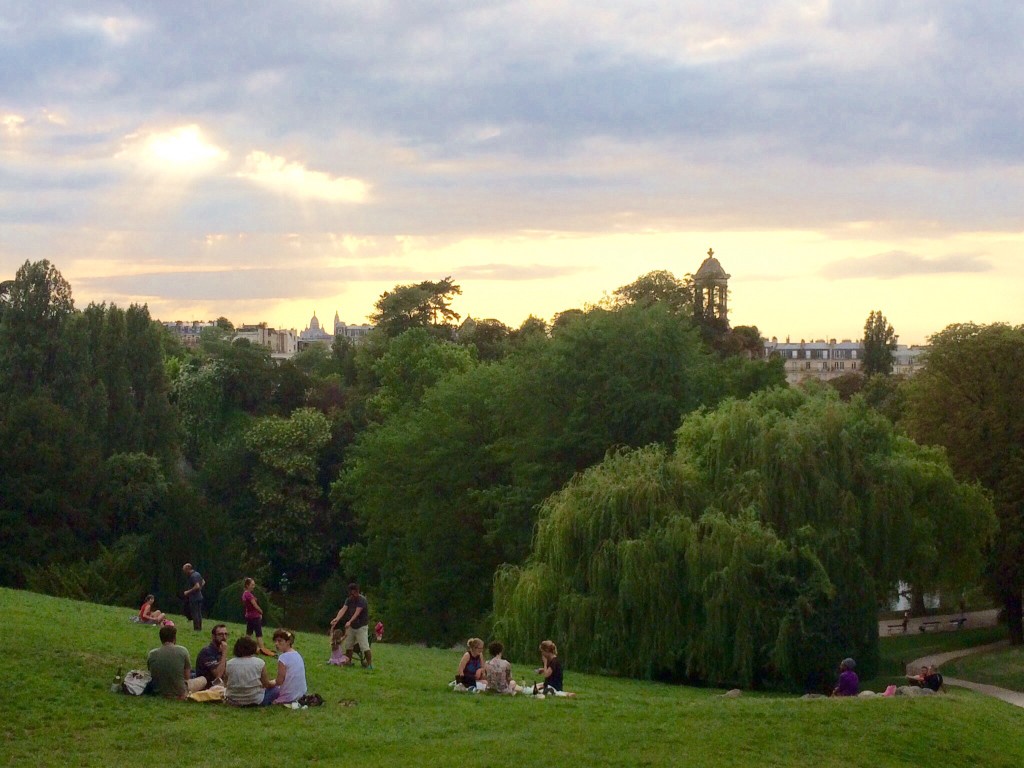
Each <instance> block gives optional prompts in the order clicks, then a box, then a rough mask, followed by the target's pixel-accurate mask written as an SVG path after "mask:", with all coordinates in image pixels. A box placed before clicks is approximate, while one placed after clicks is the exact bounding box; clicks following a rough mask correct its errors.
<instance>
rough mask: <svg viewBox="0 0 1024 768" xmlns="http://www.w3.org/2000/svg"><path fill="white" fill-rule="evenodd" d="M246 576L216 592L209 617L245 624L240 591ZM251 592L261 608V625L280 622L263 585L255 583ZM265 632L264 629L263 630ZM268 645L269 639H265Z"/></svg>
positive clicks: (276, 610) (276, 624)
mask: <svg viewBox="0 0 1024 768" xmlns="http://www.w3.org/2000/svg"><path fill="white" fill-rule="evenodd" d="M246 578H248V577H245V576H243V577H242V578H241V579H239V580H238V581H235V582H232V583H231V584H228V585H227V586H226V587H224V588H223V589H222V590H220V592H218V593H217V599H216V600H215V601H214V602H213V606H212V607H211V608H210V617H211V618H214V619H216V620H217V621H234V622H237V623H238V624H242V625H244V624H245V609H244V607H243V605H242V593H243V592H244V591H245V587H244V586H243V583H242V582H243V581H245V579H246ZM252 594H253V596H254V597H255V598H256V602H257V603H259V606H260V608H262V609H263V626H264V628H266V627H276V626H279V625H280V623H281V614H280V611H279V609H278V607H277V606H276V605H274V603H273V602H271V600H270V593H269V592H267V590H265V589H264V588H263V587H261V586H260V585H259V583H257V584H256V586H255V587H253V589H252ZM264 632H265V634H269V633H266V631H265V630H264ZM267 645H268V647H269V645H270V644H269V639H268V641H267Z"/></svg>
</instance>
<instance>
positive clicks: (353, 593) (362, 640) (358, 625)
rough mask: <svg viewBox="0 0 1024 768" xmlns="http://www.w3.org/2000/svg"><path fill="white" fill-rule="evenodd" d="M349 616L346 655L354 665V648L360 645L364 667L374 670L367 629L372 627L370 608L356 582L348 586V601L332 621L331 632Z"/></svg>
mask: <svg viewBox="0 0 1024 768" xmlns="http://www.w3.org/2000/svg"><path fill="white" fill-rule="evenodd" d="M346 614H348V621H346V622H345V629H346V630H347V634H346V635H345V654H346V655H347V656H348V658H349V662H348V663H349V665H351V664H352V648H353V647H354V646H355V645H356V644H357V643H358V645H359V649H360V650H361V651H362V652H363V666H364V667H366V668H367V669H373V656H372V655H371V651H370V638H369V632H368V631H367V628H368V627H369V625H370V608H369V606H368V605H367V604H366V598H365V597H363V596H362V595H361V594H359V585H358V584H356V583H355V582H353V583H351V584H349V585H348V599H347V600H346V601H345V604H344V605H343V606H341V610H340V611H338V615H337V616H335V617H334V620H333V621H331V632H333V631H334V628H335V627H336V626H338V622H340V621H341V619H342V617H344V616H345V615H346Z"/></svg>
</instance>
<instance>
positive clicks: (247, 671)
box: [224, 635, 273, 707]
mask: <svg viewBox="0 0 1024 768" xmlns="http://www.w3.org/2000/svg"><path fill="white" fill-rule="evenodd" d="M257 649H258V646H257V645H256V641H255V640H253V639H252V638H251V637H249V636H248V635H243V636H242V637H240V638H238V639H237V640H236V641H235V656H234V658H232V659H228V663H227V667H226V669H225V671H224V685H225V687H226V690H225V691H224V701H225V702H227V703H228V704H231V705H233V706H236V707H257V706H260V705H261V704H266V703H268V702H266V701H265V698H266V691H267V690H269V689H270V688H273V685H272V683H271V681H270V678H268V677H267V664H266V662H265V661H263V659H261V658H259V657H258V656H257V655H256V651H257Z"/></svg>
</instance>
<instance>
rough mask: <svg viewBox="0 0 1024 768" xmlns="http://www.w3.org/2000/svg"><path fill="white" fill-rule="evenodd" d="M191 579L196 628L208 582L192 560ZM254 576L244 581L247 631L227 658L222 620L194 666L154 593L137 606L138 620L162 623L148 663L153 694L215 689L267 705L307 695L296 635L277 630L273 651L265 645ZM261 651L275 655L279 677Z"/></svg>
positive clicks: (231, 699) (239, 700)
mask: <svg viewBox="0 0 1024 768" xmlns="http://www.w3.org/2000/svg"><path fill="white" fill-rule="evenodd" d="M182 571H183V572H184V574H185V576H186V578H188V580H189V589H188V591H186V592H185V597H186V599H187V601H188V605H189V611H190V614H191V618H192V626H193V628H194V629H195V630H196V631H201V630H202V626H203V615H202V608H203V594H202V589H203V587H204V586H206V581H205V580H204V579H203V577H202V576H201V575H200V574H199V572H198V571H197V570H195V569H194V568H193V567H192V565H191V563H185V565H184V566H183V567H182ZM255 588H256V582H255V580H254V579H252V578H246V579H244V580H243V581H242V589H243V591H242V596H241V600H242V610H243V615H244V617H245V634H244V635H243V636H241V637H239V638H238V639H237V640H236V641H235V643H234V647H233V649H232V653H233V655H232V657H231V658H228V642H229V639H228V638H229V632H228V628H227V626H226V625H224V624H217V625H216V626H214V628H213V631H212V633H211V640H210V644H209V645H207V646H205V647H204V648H203V649H202V650H200V651H199V654H198V655H197V656H196V668H195V670H194V671H193V669H192V660H191V657H190V655H189V652H188V649H187V648H185V647H184V646H181V645H178V643H177V638H178V630H177V627H175V626H174V623H173V622H171V621H170V620H169V619H167V617H166V616H165V615H164V614H163V613H162V612H160V611H158V610H156V609H155V607H154V600H153V596H152V595H147V596H146V599H145V601H144V602H143V604H142V607H141V608H140V609H139V621H143V622H145V623H149V624H158V625H160V646H159V647H158V648H154V649H153V650H151V651H150V652H149V655H148V656H147V659H146V664H147V666H148V668H149V673H150V675H151V677H152V680H151V682H150V684H149V692H151V693H154V694H158V695H161V696H165V697H167V698H172V699H184V698H186V697H188V696H189V695H192V694H196V693H198V692H201V691H212V692H216V694H217V695H216V696H211V698H222V699H223V700H224V701H225V702H227V703H228V704H233V705H236V706H243V707H244V706H260V705H266V704H288V705H294V704H295V703H296V702H298V701H299V700H300V699H302V697H304V696H305V695H306V688H307V686H306V665H305V662H304V661H303V659H302V656H301V655H300V654H299V652H298V651H296V650H295V648H294V647H293V644H294V642H295V633H294V632H292V631H291V630H289V629H277V630H275V631H274V634H273V642H274V647H275V648H276V652H275V651H271V650H269V649H268V648H267V647H266V646H265V645H264V644H263V608H262V607H261V606H260V604H259V601H258V600H257V598H256V595H255V594H254V592H253V590H254V589H255ZM259 655H263V656H271V657H275V656H276V657H277V675H276V676H275V677H273V678H271V677H270V676H269V675H268V674H267V665H266V662H264V661H263V659H261V658H259Z"/></svg>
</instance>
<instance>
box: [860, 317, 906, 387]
mask: <svg viewBox="0 0 1024 768" xmlns="http://www.w3.org/2000/svg"><path fill="white" fill-rule="evenodd" d="M898 338H899V337H898V336H897V335H896V331H894V330H893V327H892V326H891V325H890V324H889V321H888V320H886V319H885V315H883V314H882V313H881V312H877V311H874V310H872V312H871V313H870V314H869V315H868V319H867V322H865V323H864V375H865V376H871V375H873V374H876V373H881V374H885V375H886V376H888V375H889V374H890V373H892V353H893V352H895V351H896V340H897V339H898Z"/></svg>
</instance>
